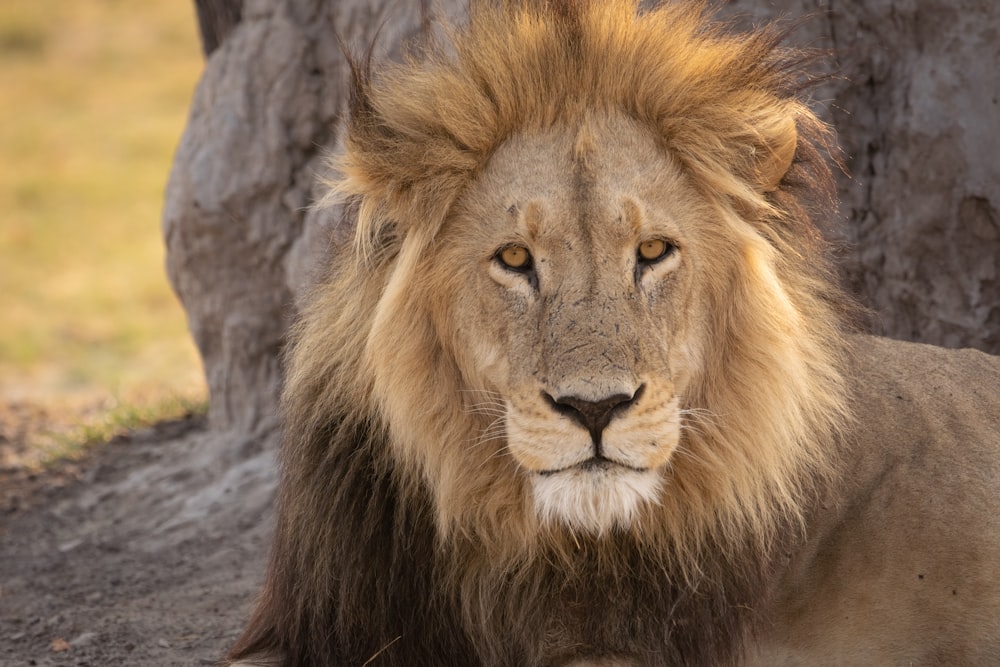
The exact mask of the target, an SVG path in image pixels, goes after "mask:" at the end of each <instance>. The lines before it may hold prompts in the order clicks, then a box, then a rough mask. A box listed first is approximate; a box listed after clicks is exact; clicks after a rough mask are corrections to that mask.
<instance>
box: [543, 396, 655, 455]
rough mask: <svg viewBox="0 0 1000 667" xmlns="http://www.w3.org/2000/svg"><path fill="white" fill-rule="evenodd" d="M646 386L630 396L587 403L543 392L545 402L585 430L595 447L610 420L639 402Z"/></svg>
mask: <svg viewBox="0 0 1000 667" xmlns="http://www.w3.org/2000/svg"><path fill="white" fill-rule="evenodd" d="M645 386H646V385H639V388H638V389H636V390H635V393H633V394H632V395H631V396H629V395H628V394H614V395H613V396H608V397H607V398H602V399H600V400H598V401H588V400H585V399H582V398H577V397H576V396H560V397H559V398H552V397H551V396H549V395H548V394H547V393H544V392H543V394H542V395H543V396H545V400H546V402H547V403H548V404H549V405H550V406H552V409H553V410H555V411H556V412H558V413H560V414H563V415H566V416H567V417H569V418H570V419H572V420H573V421H575V422H577V423H578V424H580V426H582V427H584V428H585V429H587V431H588V432H589V433H590V437H591V439H592V440H593V441H594V444H595V445H600V444H601V433H602V432H604V429H605V428H607V426H608V424H609V423H610V422H611V418H612V417H614V416H615V415H616V414H618V413H620V412H624V411H625V410H628V408H629V407H630V406H631V405H632V404H633V403H635V402H636V401H638V400H639V397H640V396H642V390H643V388H644V387H645Z"/></svg>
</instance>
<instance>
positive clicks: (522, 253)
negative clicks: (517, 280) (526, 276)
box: [497, 245, 531, 271]
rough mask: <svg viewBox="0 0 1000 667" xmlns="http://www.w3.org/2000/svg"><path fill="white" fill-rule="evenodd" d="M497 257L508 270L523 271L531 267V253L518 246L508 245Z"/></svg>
mask: <svg viewBox="0 0 1000 667" xmlns="http://www.w3.org/2000/svg"><path fill="white" fill-rule="evenodd" d="M497 257H499V258H500V261H501V262H503V265H504V266H506V267H507V268H508V269H518V270H522V271H523V270H524V269H528V268H530V267H531V253H529V252H528V249H527V248H525V247H524V246H520V245H509V246H507V247H506V248H504V249H503V250H501V251H500V252H499V253H498V254H497Z"/></svg>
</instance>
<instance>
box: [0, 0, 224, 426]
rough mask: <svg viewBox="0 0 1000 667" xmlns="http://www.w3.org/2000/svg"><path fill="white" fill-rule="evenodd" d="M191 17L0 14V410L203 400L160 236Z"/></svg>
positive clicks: (17, 3) (114, 9)
mask: <svg viewBox="0 0 1000 667" xmlns="http://www.w3.org/2000/svg"><path fill="white" fill-rule="evenodd" d="M193 4H194V3H192V2H190V1H189V0H144V1H143V2H135V1H134V0H71V1H70V0H3V2H2V3H0V401H6V402H11V401H30V402H42V403H46V404H56V405H73V404H79V403H81V402H85V403H88V404H94V403H95V402H98V403H101V402H103V403H107V404H114V405H121V404H123V403H124V404H130V405H135V406H137V407H139V408H141V407H142V406H147V405H148V406H153V405H162V404H165V402H166V403H169V402H170V401H169V400H167V399H175V398H180V399H183V400H185V401H189V400H192V399H194V400H199V399H201V400H203V399H204V396H205V392H206V390H205V386H204V380H203V378H202V372H201V367H200V362H199V360H198V356H197V354H196V351H195V348H194V346H193V343H192V341H191V338H190V336H189V335H188V332H187V328H186V322H185V319H184V314H183V311H182V309H181V307H180V306H179V304H178V303H177V300H176V298H175V296H174V295H173V293H172V291H171V290H170V287H169V285H168V283H167V279H166V276H165V271H164V268H163V264H164V249H163V242H162V238H161V232H160V213H161V209H162V205H163V190H164V187H165V184H166V180H167V175H168V173H169V169H170V163H171V160H172V156H173V152H174V149H175V147H176V145H177V142H178V140H179V138H180V135H181V132H182V131H183V128H184V123H185V120H186V116H187V110H188V104H189V101H190V98H191V95H192V93H193V90H194V86H195V84H196V82H197V79H198V77H199V75H200V73H201V70H202V67H203V60H202V56H201V49H200V46H199V43H198V37H197V23H196V19H195V16H194V7H193ZM166 416H169V415H166Z"/></svg>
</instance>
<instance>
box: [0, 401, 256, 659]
mask: <svg viewBox="0 0 1000 667" xmlns="http://www.w3.org/2000/svg"><path fill="white" fill-rule="evenodd" d="M25 417H26V415H24V414H11V412H10V411H9V410H8V411H6V412H4V411H0V454H3V455H4V456H3V458H0V667H7V666H11V667H13V666H15V665H17V666H21V665H93V666H105V665H143V666H154V667H155V666H163V667H166V666H168V665H212V664H215V663H216V662H217V661H218V660H219V658H220V657H221V656H222V655H223V653H224V652H225V650H226V648H227V647H228V646H229V645H230V644H231V643H232V642H233V640H234V639H235V638H236V635H237V634H238V633H239V631H240V628H241V626H242V624H243V622H244V620H245V618H246V615H247V613H248V610H249V605H250V603H251V602H252V600H253V596H254V594H255V592H256V590H257V588H258V586H259V584H260V580H261V578H262V575H263V568H264V565H265V559H266V552H267V544H268V539H269V535H270V530H271V510H270V507H271V501H272V499H273V492H274V486H275V481H276V473H275V465H274V457H273V446H272V445H271V441H272V440H273V438H272V437H267V436H261V437H258V438H256V439H253V440H250V439H246V438H243V439H240V442H238V443H234V442H233V438H232V437H229V438H226V437H223V436H219V435H217V434H213V433H211V432H209V431H207V430H206V428H205V424H204V420H203V419H202V418H198V417H188V418H185V419H182V420H178V421H174V422H166V423H162V424H159V425H157V426H155V427H153V428H150V429H146V430H144V431H140V432H137V433H133V434H131V435H128V436H123V437H118V438H116V439H115V440H113V441H112V442H111V443H109V444H108V445H106V446H103V447H100V448H98V449H97V450H96V451H94V452H93V453H91V454H90V455H89V456H88V457H87V458H85V459H84V460H83V461H79V462H73V463H63V464H59V465H56V466H55V467H54V468H52V469H51V470H47V471H46V472H44V473H32V472H29V471H27V470H25V469H24V468H23V467H20V466H18V465H16V463H13V464H12V463H11V461H15V462H16V460H17V453H18V452H17V449H18V447H19V442H20V441H23V439H24V435H25V429H24V428H20V427H19V426H18V425H19V424H20V425H22V426H23V424H24V423H25V422H24V418H25ZM27 418H29V420H30V419H35V420H36V421H37V420H38V419H40V418H41V417H40V416H39V415H38V414H34V415H31V414H29V415H27Z"/></svg>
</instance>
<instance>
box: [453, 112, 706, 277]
mask: <svg viewBox="0 0 1000 667" xmlns="http://www.w3.org/2000/svg"><path fill="white" fill-rule="evenodd" d="M690 198H691V197H690V193H689V192H688V191H687V190H686V188H685V186H684V185H683V183H682V179H681V178H680V174H679V170H678V169H677V167H676V165H675V164H674V162H673V160H672V159H671V158H670V156H669V155H668V154H667V153H666V152H665V151H664V150H663V149H661V148H660V147H659V146H658V145H657V142H656V141H655V139H654V137H653V136H652V134H651V133H650V132H649V131H648V130H646V129H645V128H643V127H641V126H639V125H638V124H637V123H635V122H634V121H631V120H629V119H627V118H624V117H622V116H619V115H616V114H608V115H605V116H601V117H599V118H590V119H587V120H585V121H584V122H582V123H581V124H580V125H578V126H576V127H571V128H568V127H561V128H552V129H549V130H546V131H535V132H524V133H521V134H519V135H515V136H514V137H511V138H510V139H509V140H507V141H506V142H505V143H504V144H503V145H501V146H500V147H499V148H498V149H497V150H496V152H495V153H494V155H493V157H492V158H491V160H490V161H489V163H488V164H487V166H486V167H485V169H484V170H483V172H482V173H481V174H480V176H479V177H478V178H477V179H476V182H475V183H473V185H472V187H471V188H470V189H469V190H468V191H467V193H466V196H465V198H464V200H465V201H464V206H465V207H466V208H467V209H471V211H470V212H471V213H472V214H473V215H474V217H475V218H476V219H477V220H478V221H479V222H480V224H491V225H494V226H496V227H498V228H499V229H498V231H504V230H505V229H506V228H509V227H510V226H516V224H517V222H518V217H517V216H516V215H511V214H517V213H520V214H521V216H522V220H524V219H526V226H527V227H528V229H527V231H528V232H530V233H531V235H532V237H533V240H535V241H536V242H538V243H539V244H543V245H544V246H546V247H547V248H550V249H551V251H552V252H553V254H559V252H558V251H567V252H569V251H575V252H580V251H583V250H587V249H590V250H593V251H594V252H595V253H601V252H607V251H608V250H610V249H611V248H612V247H618V246H623V245H624V244H625V243H626V242H629V243H630V242H631V240H632V237H633V236H635V233H636V230H637V228H641V227H642V226H644V225H645V226H651V225H655V224H658V223H662V222H663V220H661V219H660V218H666V219H668V220H676V216H675V215H672V213H673V212H674V211H676V210H678V208H679V207H678V204H682V205H683V204H685V203H686V202H687V201H688V200H690ZM682 207H683V206H682ZM504 213H506V214H507V215H503V214H504ZM592 260H593V261H600V255H598V256H595V257H594V258H592Z"/></svg>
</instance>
